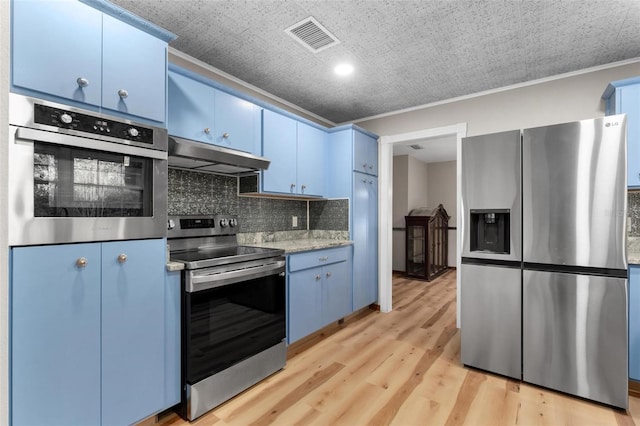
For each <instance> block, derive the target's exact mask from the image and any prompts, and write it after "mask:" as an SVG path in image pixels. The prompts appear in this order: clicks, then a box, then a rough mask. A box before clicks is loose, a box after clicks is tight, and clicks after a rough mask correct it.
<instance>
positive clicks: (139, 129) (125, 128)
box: [33, 104, 153, 145]
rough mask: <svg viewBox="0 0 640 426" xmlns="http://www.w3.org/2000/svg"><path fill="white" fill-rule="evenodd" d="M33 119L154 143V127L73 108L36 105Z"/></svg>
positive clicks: (98, 133)
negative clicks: (82, 111)
mask: <svg viewBox="0 0 640 426" xmlns="http://www.w3.org/2000/svg"><path fill="white" fill-rule="evenodd" d="M33 117H34V118H33V119H34V122H35V123H38V124H45V125H47V126H54V127H58V128H61V129H71V130H76V131H79V132H83V133H91V134H95V135H102V136H111V137H113V138H117V139H125V140H130V141H135V142H142V143H147V144H150V145H151V144H153V129H150V128H147V127H143V126H139V125H137V124H136V125H134V124H131V123H125V122H121V121H115V120H109V119H106V118H102V117H95V116H91V115H88V114H83V113H80V112H77V111H73V110H65V109H62V108H58V107H53V106H49V105H41V104H35V105H34V115H33Z"/></svg>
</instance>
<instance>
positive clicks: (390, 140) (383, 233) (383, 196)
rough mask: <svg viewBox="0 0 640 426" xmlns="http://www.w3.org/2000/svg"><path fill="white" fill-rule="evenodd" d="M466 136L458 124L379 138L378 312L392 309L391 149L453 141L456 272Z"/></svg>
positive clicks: (458, 297) (464, 129)
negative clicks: (461, 154)
mask: <svg viewBox="0 0 640 426" xmlns="http://www.w3.org/2000/svg"><path fill="white" fill-rule="evenodd" d="M466 135H467V124H466V123H459V124H455V125H452V126H445V127H437V128H433V129H425V130H419V131H415V132H409V133H401V134H396V135H389V136H382V137H381V138H380V144H379V158H380V162H379V167H380V169H379V173H378V177H379V180H380V181H379V188H380V191H379V200H378V229H379V240H378V244H379V247H380V250H379V252H378V265H379V266H378V268H379V269H378V276H379V282H378V285H379V289H378V290H379V295H380V296H379V301H380V310H381V311H382V312H390V311H391V309H392V285H391V283H392V269H393V268H392V252H391V247H392V240H393V234H392V232H393V223H392V212H393V147H394V145H395V144H408V143H417V142H419V141H423V140H428V139H434V138H436V139H437V138H443V137H446V136H451V137H455V144H456V200H457V212H456V223H455V226H456V230H457V232H456V235H457V238H456V240H457V241H456V246H457V248H456V269H457V270H458V271H459V270H460V247H461V241H460V240H461V238H460V235H461V233H460V229H461V225H462V216H461V215H460V211H461V208H462V206H461V200H460V192H461V180H460V176H461V170H460V159H461V158H460V146H461V143H462V138H463V137H465V136H466ZM456 295H457V306H456V312H457V314H456V318H457V320H456V324H457V326H458V327H460V274H459V273H458V274H457V277H456Z"/></svg>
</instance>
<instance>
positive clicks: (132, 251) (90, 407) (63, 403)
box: [11, 239, 179, 425]
mask: <svg viewBox="0 0 640 426" xmlns="http://www.w3.org/2000/svg"><path fill="white" fill-rule="evenodd" d="M11 256H12V263H11V422H12V424H13V425H33V424H50V423H51V422H52V421H54V422H55V423H58V424H69V425H72V424H77V425H80V424H81V425H99V424H103V425H116V424H118V425H119V424H131V423H134V422H137V421H140V420H142V419H144V418H146V417H148V416H150V415H152V414H154V413H156V412H158V411H161V410H163V409H164V408H167V407H168V406H170V405H173V403H174V401H175V399H176V398H175V395H171V397H172V398H170V399H171V401H170V402H171V404H170V405H167V392H166V389H165V387H166V386H167V383H168V382H170V381H171V380H173V381H176V380H175V378H172V379H171V380H167V377H166V376H167V371H168V370H169V369H168V368H167V365H166V363H167V359H168V358H169V357H167V353H168V351H167V348H166V344H167V343H168V342H167V336H166V335H167V334H171V336H170V337H171V338H172V339H174V340H178V341H179V334H178V338H177V339H176V338H175V336H174V334H175V330H174V332H173V334H172V333H168V332H167V325H170V326H172V327H173V328H174V329H175V328H176V327H179V318H178V316H179V311H178V312H177V313H176V306H177V309H179V305H177V303H178V302H177V301H176V300H177V299H179V293H178V295H169V294H167V292H166V288H167V286H168V284H167V281H165V272H164V270H165V263H166V259H165V256H166V252H165V240H164V239H158V240H140V241H121V242H110V243H91V244H68V245H60V246H36V247H24V248H15V249H13V250H12V252H11ZM177 289H178V291H179V282H178V285H177ZM166 296H167V297H171V298H173V299H172V300H171V301H168V300H167V299H166V298H165V297H166ZM168 313H169V314H171V315H172V316H173V320H174V321H176V323H175V324H173V323H172V324H169V320H170V318H168V315H167V314H168ZM171 343H172V344H175V342H171ZM178 346H179V345H178ZM173 358H174V359H173V360H171V359H169V361H170V362H172V366H173V372H174V375H175V371H176V370H179V367H178V365H179V354H178V359H177V360H175V355H174V356H173ZM174 393H175V390H174Z"/></svg>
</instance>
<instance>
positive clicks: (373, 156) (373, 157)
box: [353, 131, 378, 176]
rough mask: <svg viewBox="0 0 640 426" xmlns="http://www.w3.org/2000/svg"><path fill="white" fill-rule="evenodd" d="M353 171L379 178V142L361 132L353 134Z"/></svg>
mask: <svg viewBox="0 0 640 426" xmlns="http://www.w3.org/2000/svg"><path fill="white" fill-rule="evenodd" d="M353 170H354V171H356V172H361V173H367V174H370V175H374V176H378V140H377V139H376V138H374V137H372V136H369V135H366V134H364V133H361V132H359V131H354V132H353Z"/></svg>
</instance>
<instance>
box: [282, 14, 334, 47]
mask: <svg viewBox="0 0 640 426" xmlns="http://www.w3.org/2000/svg"><path fill="white" fill-rule="evenodd" d="M284 32H286V33H287V34H289V35H290V36H291V37H293V38H294V39H295V40H296V41H297V42H299V43H301V44H302V45H303V46H304V47H306V48H307V49H309V50H311V51H312V52H313V53H318V52H320V51H321V50H324V49H328V48H329V47H331V46H335V45H336V44H338V43H340V40H338V39H337V38H336V36H334V35H333V34H331V33H330V32H329V31H328V30H327V29H326V28H325V27H324V26H323V25H322V24H321V23H320V22H318V21H316V20H315V18H313V17H312V16H309V17H308V18H307V19H304V20H302V21H300V22H298V23H297V24H294V25H292V26H290V27H289V28H287V29H286V30H284Z"/></svg>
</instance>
